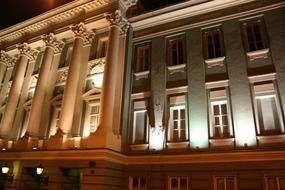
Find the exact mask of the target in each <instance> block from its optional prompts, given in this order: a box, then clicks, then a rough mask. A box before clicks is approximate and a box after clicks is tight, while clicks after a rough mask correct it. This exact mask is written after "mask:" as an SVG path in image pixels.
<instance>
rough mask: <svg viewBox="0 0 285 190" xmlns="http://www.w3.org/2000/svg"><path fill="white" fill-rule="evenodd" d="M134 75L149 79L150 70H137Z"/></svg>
mask: <svg viewBox="0 0 285 190" xmlns="http://www.w3.org/2000/svg"><path fill="white" fill-rule="evenodd" d="M134 76H135V79H136V80H140V79H148V76H149V71H143V72H137V73H134Z"/></svg>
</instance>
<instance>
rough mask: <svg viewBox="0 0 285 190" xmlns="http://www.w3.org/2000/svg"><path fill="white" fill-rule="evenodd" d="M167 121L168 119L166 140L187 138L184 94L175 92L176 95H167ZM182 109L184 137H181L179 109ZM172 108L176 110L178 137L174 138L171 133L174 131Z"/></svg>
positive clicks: (178, 140) (185, 139)
mask: <svg viewBox="0 0 285 190" xmlns="http://www.w3.org/2000/svg"><path fill="white" fill-rule="evenodd" d="M168 103H169V106H168V107H169V121H168V133H167V134H168V135H167V141H168V142H183V141H187V140H188V123H187V122H188V121H187V106H186V94H177V95H170V96H169V102H168ZM183 109H184V112H185V118H184V120H185V129H184V130H185V138H184V139H183V138H182V136H181V132H182V129H181V121H182V119H181V110H183ZM174 110H179V111H178V128H177V131H178V139H177V140H174V138H173V133H174V119H173V117H174V116H173V115H174Z"/></svg>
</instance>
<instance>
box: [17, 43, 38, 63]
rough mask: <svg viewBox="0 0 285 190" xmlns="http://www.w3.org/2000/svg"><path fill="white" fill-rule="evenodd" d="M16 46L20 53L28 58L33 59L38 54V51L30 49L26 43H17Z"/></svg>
mask: <svg viewBox="0 0 285 190" xmlns="http://www.w3.org/2000/svg"><path fill="white" fill-rule="evenodd" d="M16 48H17V49H18V50H19V52H20V55H22V56H26V57H27V58H28V59H30V60H35V59H36V58H37V56H38V53H39V52H38V51H36V50H33V49H31V47H29V46H28V44H27V43H22V44H17V45H16Z"/></svg>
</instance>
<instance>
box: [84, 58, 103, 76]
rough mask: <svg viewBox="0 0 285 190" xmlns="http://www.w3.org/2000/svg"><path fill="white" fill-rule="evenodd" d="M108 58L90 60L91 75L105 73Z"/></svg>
mask: <svg viewBox="0 0 285 190" xmlns="http://www.w3.org/2000/svg"><path fill="white" fill-rule="evenodd" d="M105 63H106V59H105V58H100V59H95V60H92V61H89V62H88V70H89V75H93V74H97V73H103V72H104V67H105Z"/></svg>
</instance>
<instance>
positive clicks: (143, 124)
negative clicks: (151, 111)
mask: <svg viewBox="0 0 285 190" xmlns="http://www.w3.org/2000/svg"><path fill="white" fill-rule="evenodd" d="M148 120H149V117H148V101H147V100H141V101H134V108H133V133H132V134H133V135H132V143H133V144H144V143H146V142H147V138H148V125H149V124H148V123H149V121H148Z"/></svg>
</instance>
